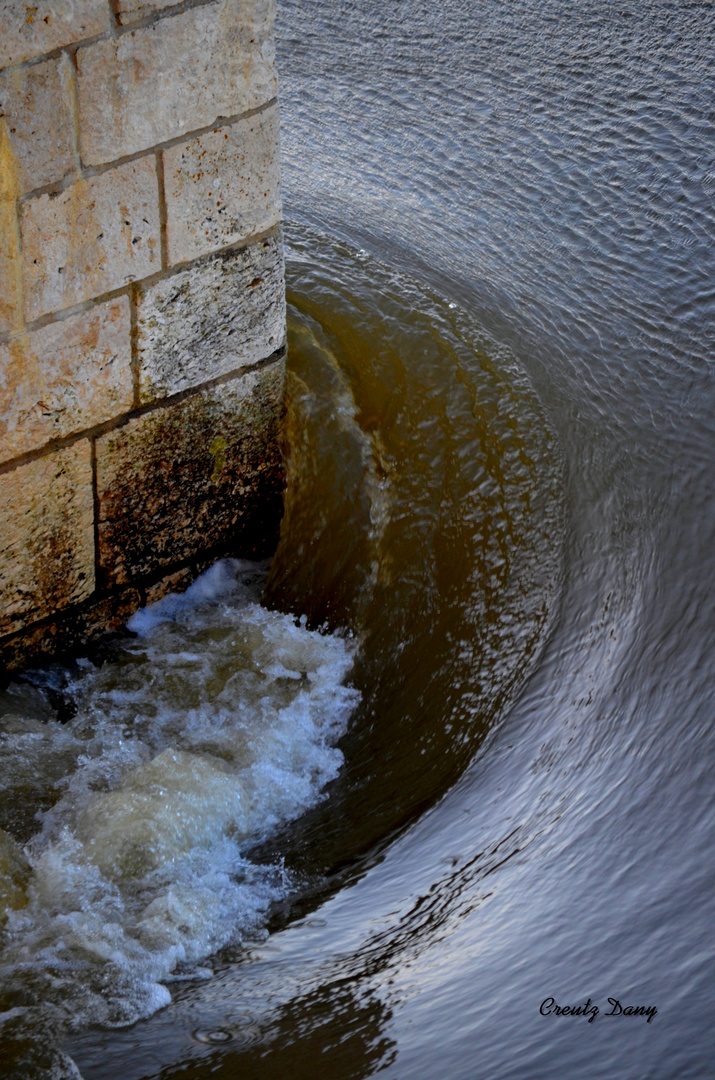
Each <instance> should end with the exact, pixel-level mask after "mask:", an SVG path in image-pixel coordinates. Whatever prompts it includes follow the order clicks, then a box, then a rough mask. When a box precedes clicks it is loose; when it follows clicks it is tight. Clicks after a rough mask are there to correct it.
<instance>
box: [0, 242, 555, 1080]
mask: <svg viewBox="0 0 715 1080" xmlns="http://www.w3.org/2000/svg"><path fill="white" fill-rule="evenodd" d="M288 277H289V281H290V282H291V289H290V293H289V327H290V362H289V394H288V451H289V452H288V486H287V492H286V506H285V515H284V521H283V527H282V534H281V541H280V544H279V548H278V551H277V552H276V555H275V557H274V559H273V560H272V563H271V565H270V569H268V568H267V567H266V568H261V567H260V566H254V565H252V564H248V563H237V562H233V563H232V562H223V563H218V564H216V566H214V567H213V568H212V569H211V570H210V571H208V572H207V573H206V574H205V575H204V576H203V577H202V578H200V579H199V580H198V581H197V582H196V583H195V584H194V585H193V586H192V587H191V588H190V589H189V590H188V592H187V593H185V594H184V595H183V596H169V597H167V598H165V599H164V600H162V601H160V602H159V603H158V604H155V605H153V606H152V607H150V608H147V609H146V610H143V611H141V612H139V613H138V614H137V615H135V616H134V617H133V618H132V619H131V620H130V623H129V630H130V631H132V633H133V634H135V635H137V636H136V638H135V639H134V640H131V641H129V642H126V643H122V644H119V643H118V644H116V645H115V646H114V648H113V649H112V650H111V651H110V655H109V656H107V657H105V658H104V660H103V662H101V663H99V664H97V663H96V662H95V663H92V662H90V661H79V662H78V663H77V665H76V668H75V670H74V671H62V670H61V669H54V670H50V671H46V672H35V673H34V674H31V675H30V676H28V679H27V683H29V686H28V685H26V686H22V685H21V684H15V685H14V686H12V687H10V688H9V690H8V692H7V693H6V695H5V698H6V700H5V702H4V704H5V705H10V706H11V707H12V708H13V709H14V712H6V713H5V715H4V716H3V719H2V737H1V742H2V746H1V747H0V749H1V750H2V754H3V757H4V758H5V761H6V763H7V765H6V770H5V771H6V773H7V777H8V779H7V780H6V782H5V783H4V786H3V790H2V792H1V793H0V814H1V815H2V824H3V826H4V828H5V829H6V830H7V837H8V844H12V840H11V839H10V837H11V836H14V837H15V838H16V839H17V840H18V841H23V842H26V846H25V855H26V856H27V858H28V860H29V862H28V864H27V867H26V869H25V871H24V875H23V878H22V881H21V882H20V881H17V880H16V878H17V875H15V878H12V874H11V873H10V872H9V873H8V875H7V877H8V880H10V881H11V882H12V884H13V886H15V885H17V887H18V888H20V889H21V892H22V896H21V897H20V898H17V897H16V898H15V900H14V901H13V905H12V906H13V908H14V910H11V911H10V913H9V917H8V919H7V923H6V925H5V928H4V933H5V939H4V949H3V954H2V967H3V974H4V985H5V991H4V998H5V1004H6V1006H7V1007H8V1008H9V1011H8V1008H6V1010H5V1011H6V1017H5V1019H6V1026H7V1028H8V1031H7V1035H8V1036H10V1038H11V1042H10V1043H9V1044H6V1052H9V1053H12V1051H11V1046H12V1042H14V1043H15V1045H17V1044H18V1041H20V1042H21V1041H22V1037H23V1036H25V1037H29V1038H30V1039H33V1040H35V1041H37V1040H38V1039H39V1038H40V1034H41V1033H44V1036H43V1037H45V1038H46V1037H47V1033H48V1031H50V1030H52V1031H54V1033H55V1035H54V1038H55V1040H56V1039H57V1037H58V1035H59V1034H60V1033H61V1032H62V1031H63V1030H65V1031H66V1030H75V1031H76V1030H80V1029H81V1028H82V1027H84V1026H86V1025H87V1024H88V1023H95V1024H96V1023H99V1024H102V1025H104V1026H110V1027H122V1026H126V1025H128V1024H132V1023H134V1022H136V1021H137V1020H139V1019H141V1018H143V1017H146V1016H149V1015H151V1014H152V1013H153V1012H155V1011H156V1010H157V1009H160V1008H162V1007H163V1006H165V1005H167V1004H168V1003H169V1002H170V1001H171V992H170V989H169V987H170V986H171V985H172V983H174V982H176V980H177V979H179V980H181V981H184V982H186V981H188V982H191V981H195V980H196V979H199V980H200V979H202V978H206V977H210V975H211V973H212V968H213V965H214V964H215V963H216V959H215V954H216V952H217V950H218V949H223V950H224V952H225V950H226V948H228V947H231V949H233V950H234V951H235V950H236V948H239V947H240V946H242V945H243V947H244V948H245V946H246V943H247V942H250V941H251V940H255V939H256V938H257V937H258V938H260V936H261V935H262V934H265V932H266V931H265V927H266V925H267V923H268V920H269V919H271V920H272V925H273V926H274V928H275V926H276V925H279V924H280V923H282V922H284V921H285V919H286V917H287V915H288V913H289V911H290V910H291V907H292V910H293V911H294V910H295V908H296V904H299V905H302V906H303V907H304V906H305V905H306V904H309V905H310V906H312V905H314V904H315V903H316V901H317V899H318V898H320V897H324V896H325V895H326V894H327V893H328V892H332V891H334V890H335V889H336V888H337V887H338V883H339V882H341V883H342V884H345V882H346V881H347V880H348V879H349V880H354V879H355V876H356V874H357V875H358V876H360V875H361V874H364V873H365V871H366V869H367V867H368V866H369V865H370V863H371V862H374V860H375V858H376V857H377V855H378V851H379V849H380V847H381V846H384V845H385V843H387V842H388V839H389V838H394V836H395V835H397V834H398V832H399V831H401V830H402V829H404V827H405V826H406V825H407V824H408V823H409V822H410V821H412V820H414V818H415V816H416V815H417V814H418V813H419V812H421V811H424V809H425V808H426V807H428V806H429V805H431V804H432V803H433V802H434V801H435V799H438V798H439V797H441V796H442V795H443V794H444V792H445V791H446V790H447V788H448V787H449V786H450V784H452V783H453V782H454V780H455V779H456V778H457V777H458V776H459V775H460V773H461V772H462V770H463V769H464V768H465V767H466V765H467V764H468V762H469V761H470V760H471V759H472V758H473V757H474V754H475V752H476V751H477V749H478V747H479V745H480V742H481V741H482V739H483V738H484V736H485V735H486V733H487V732H488V731H489V729H490V728H491V726H492V725H493V723H494V721H495V719H496V718H497V717H498V716H499V715H500V713H501V712H502V711H503V709H504V707H505V704H506V703H507V702H509V701H510V700H512V699H513V697H514V695H515V693H516V691H517V688H518V686H519V685H520V684H521V682H522V681H523V679H524V677H525V675H526V674H527V672H528V670H529V669H530V666H531V665H532V664H533V662H534V659H535V657H536V655H537V652H538V648H539V646H540V643H541V642H542V640H543V638H544V635H545V633H546V629H547V626H548V622H549V616H550V613H551V611H552V608H553V603H554V600H555V597H556V594H557V585H558V578H559V551H560V536H561V532H562V521H561V516H562V515H561V505H560V498H559V492H560V462H559V455H558V452H557V448H556V444H555V442H554V439H553V436H552V434H551V432H550V430H549V428H548V425H547V424H546V422H545V419H544V416H543V411H542V409H541V407H540V405H539V403H538V401H537V399H536V397H535V395H534V394H533V391H532V390H531V388H530V386H529V383H528V380H527V379H526V378H525V377H524V374H523V371H522V370H521V369H520V368H519V367H518V365H516V364H515V363H514V361H513V359H512V358H511V357H510V356H509V355H508V353H507V352H506V351H505V350H503V349H502V350H499V349H498V348H497V347H496V346H494V345H493V344H492V343H489V342H488V341H487V340H486V339H484V337H483V335H480V333H479V328H478V326H477V325H476V324H475V323H474V321H473V319H471V318H470V317H468V316H467V315H466V314H465V313H464V312H462V311H460V310H459V309H458V308H457V306H456V305H455V304H454V303H450V302H447V301H445V300H443V299H441V298H440V297H439V296H438V295H437V294H435V293H433V292H431V291H429V290H426V289H424V288H423V287H421V286H418V285H417V284H415V283H414V282H413V281H411V280H410V279H409V278H405V277H404V276H403V275H401V274H399V273H398V272H397V271H395V270H390V269H387V268H385V267H383V266H381V265H380V264H379V263H377V262H375V261H374V260H369V259H367V258H366V256H365V253H359V252H358V253H356V252H355V251H353V250H351V249H350V248H349V247H346V246H345V245H341V244H336V243H335V242H334V241H331V240H330V239H329V238H325V237H319V236H317V235H316V234H314V233H313V232H311V231H310V230H307V229H304V228H297V227H296V228H295V229H294V230H292V233H291V243H290V246H289V253H288ZM396 384H398V385H399V393H397V394H396V393H395V389H396ZM266 575H267V580H266ZM264 582H265V584H264ZM261 595H263V601H264V604H265V605H267V606H260V605H259V603H258V600H259V597H260V596H261ZM276 609H279V610H280V611H288V612H292V613H293V614H292V616H291V615H285V614H280V613H279V610H276ZM348 675H349V680H350V685H345V680H346V678H347V677H348ZM53 688H54V690H55V692H57V691H58V690H61V692H62V695H63V698H64V702H65V708H66V710H67V711H68V712H71V713H73V715H72V716H68V717H66V718H65V723H60V722H59V718H58V717H57V715H56V713H55V714H54V715H53V713H52V706H51V694H50V691H51V690H52V689H53ZM38 704H39V705H40V708H41V711H44V714H45V715H44V716H43V717H42V719H39V718H38V717H37V716H36V715H34V713H36V712H37V707H38ZM348 717H350V724H349V726H348ZM11 760H12V761H13V763H14V767H13V768H12V769H10V768H9V763H10V761H11ZM30 788H32V789H33V791H32V794H33V795H34V796H35V797H34V798H28V796H29V795H30V790H29V789H30ZM38 803H39V806H40V807H41V808H42V809H41V810H40V811H39V812H38V811H37V805H38ZM292 820H293V821H294V825H291V824H290V823H291V821H292ZM38 821H39V824H40V826H41V828H40V831H39V832H37V824H38ZM16 854H17V857H18V858H20V857H21V856H20V852H19V848H18V849H17V852H16ZM345 867H349V868H350V873H349V874H348V876H347V877H346V876H345V874H339V871H340V870H341V868H345ZM336 875H337V876H336ZM287 901H290V902H291V907H288V908H287V907H286V906H285V905H286V902H287ZM279 902H280V905H281V906H280V909H278V908H277V904H278V903H279ZM279 911H280V912H281V914H280V915H279V914H278V913H279ZM276 919H278V922H276ZM212 954H213V955H214V960H211V956H212ZM236 955H239V954H236ZM207 960H208V961H209V966H208V967H207V966H206V961H207ZM21 999H23V1000H24V1001H25V1002H26V1005H25V1008H24V1009H22V1008H21V1009H20V1010H19V1011H18V1010H13V1009H12V1008H10V1006H11V1002H12V1001H17V1000H21ZM204 1041H208V1042H209V1043H210V1042H211V1040H210V1039H208V1040H204ZM214 1041H217V1040H214ZM20 1053H22V1050H20ZM31 1057H32V1055H30V1059H28V1061H25V1063H24V1065H23V1067H24V1068H28V1067H30V1065H29V1061H30V1060H31ZM35 1065H36V1067H37V1068H38V1069H40V1068H41V1067H42V1061H40V1060H38V1061H37V1062H36V1063H35Z"/></svg>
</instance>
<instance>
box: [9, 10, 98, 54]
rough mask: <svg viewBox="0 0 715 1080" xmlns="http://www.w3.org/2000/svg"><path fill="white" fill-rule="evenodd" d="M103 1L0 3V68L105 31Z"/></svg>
mask: <svg viewBox="0 0 715 1080" xmlns="http://www.w3.org/2000/svg"><path fill="white" fill-rule="evenodd" d="M109 26H110V11H109V4H108V3H107V0H32V3H30V2H29V0H27V2H25V3H18V2H17V0H0V68H4V67H8V66H9V65H10V64H19V63H20V61H22V60H31V59H32V57H33V56H42V54H43V53H48V52H52V50H53V49H59V48H60V47H61V46H62V45H69V44H70V43H71V42H73V41H83V40H84V38H90V37H95V35H97V34H103V33H104V32H105V31H106V30H109Z"/></svg>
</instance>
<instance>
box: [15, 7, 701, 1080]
mask: <svg viewBox="0 0 715 1080" xmlns="http://www.w3.org/2000/svg"><path fill="white" fill-rule="evenodd" d="M713 14H714V11H713V5H712V3H704V2H701V3H697V2H693V3H680V4H675V3H667V2H659V0H647V2H645V3H639V4H638V5H636V4H635V3H633V2H631V0H621V2H620V3H617V4H611V3H606V2H604V3H602V4H599V5H578V4H573V3H570V2H568V0H540V2H539V3H536V2H531V0H524V2H522V3H519V4H518V5H515V4H510V5H505V4H500V3H497V2H496V0H494V2H491V0H486V2H485V3H482V4H480V5H474V6H470V5H465V4H457V3H452V2H449V0H447V2H443V3H440V4H439V5H434V4H432V5H429V4H427V3H424V2H413V3H403V4H400V5H396V6H392V7H390V8H387V7H385V8H382V7H379V8H377V9H376V8H375V6H374V5H369V4H367V3H366V0H352V2H351V3H350V4H347V3H336V2H334V0H333V2H329V0H316V3H314V4H311V5H304V4H298V3H297V2H295V0H286V2H284V3H282V4H281V5H280V10H279V25H278V36H279V65H280V73H281V95H282V118H283V119H282V122H283V128H282V141H283V155H284V198H285V212H286V219H287V237H288V240H289V243H290V262H289V280H290V297H289V299H290V301H291V327H292V328H291V366H292V375H291V394H292V398H291V400H292V411H291V437H292V446H293V456H292V459H291V470H292V472H291V479H292V487H291V496H290V501H289V504H288V513H287V517H286V523H285V531H284V535H283V538H282V541H281V547H280V549H279V551H278V553H277V556H276V559H275V560H274V562H273V565H272V567H271V571H270V576H269V579H268V592H267V594H266V597H265V604H267V605H268V606H271V605H273V606H276V605H277V606H279V607H282V608H283V609H287V610H289V611H292V612H293V613H294V614H295V615H296V616H297V615H305V616H307V620H308V621H307V624H306V626H305V627H304V628H303V632H304V633H306V634H308V633H316V631H317V628H318V627H323V628H324V630H323V634H322V636H321V637H320V639H319V640H321V641H323V643H324V644H326V645H327V644H329V643H331V642H337V643H339V646H340V648H344V649H347V650H348V652H350V650H351V649H352V650H354V653H352V654H351V657H350V658H351V662H352V665H353V666H352V668H350V669H349V671H348V668H347V666H345V667H341V668H340V674H339V676H337V677H336V681H335V682H334V683H333V684H331V685H332V691H331V692H333V693H335V694H339V693H342V692H347V693H351V692H357V693H359V694H360V701H359V703H357V704H356V701H355V699H351V701H350V706H351V708H353V710H354V711H353V712H352V715H351V717H350V719H347V717H346V718H345V719H344V721H343V723H344V733H343V734H342V735H340V734H338V732H337V731H336V732H334V734H333V736H330V737H328V738H327V739H326V742H325V743H324V744H321V746H322V748H323V751H322V752H325V753H326V754H328V755H330V754H331V753H335V754H339V755H340V757H339V758H338V757H336V758H335V759H333V766H332V768H333V772H332V773H331V772H330V771H329V770H326V771H325V772H324V773H323V774H321V776H320V777H319V778H318V782H317V783H316V786H315V787H314V788H313V789H312V795H311V798H313V799H314V800H315V801H314V802H313V803H312V805H306V804H305V803H303V804H300V807H299V805H298V803H296V805H295V809H296V814H295V815H294V814H293V813H292V812H291V811H288V812H286V813H285V814H284V816H283V817H282V818H281V817H280V815H276V817H275V818H274V820H273V821H272V823H271V824H270V827H269V828H266V830H265V832H264V833H263V834H261V835H260V836H256V838H255V843H254V844H253V846H251V843H253V838H252V839H251V842H249V845H248V846H246V845H245V844H244V846H243V848H242V849H241V850H240V852H239V854H240V857H241V858H243V859H246V860H248V861H249V862H250V865H251V867H253V868H255V869H253V870H252V873H253V874H254V875H255V877H256V883H255V884H256V890H257V891H258V889H259V887H265V890H266V891H265V894H264V902H263V907H261V906H260V904H259V903H258V902H256V906H255V909H252V910H255V911H256V917H255V920H254V923H253V924H252V925H253V929H251V927H250V926H249V925H248V923H246V930H245V931H244V933H243V934H242V935H241V934H239V935H238V937H237V938H233V939H230V938H224V939H222V941H223V945H222V946H221V943H220V942H219V941H218V939H217V942H216V947H218V948H219V951H218V952H216V951H214V952H209V953H207V954H206V955H205V956H204V958H203V959H201V960H196V961H195V964H196V965H199V966H203V965H206V967H207V968H209V967H210V969H211V971H212V973H213V974H212V975H211V977H210V978H209V977H207V978H204V979H198V978H194V979H193V981H185V982H167V981H166V980H164V981H162V979H161V978H157V980H156V985H162V986H164V987H167V988H169V990H170V992H171V994H172V998H173V1000H172V1003H171V1005H169V1006H168V1007H166V1008H163V1009H160V1010H159V1011H157V1012H155V1013H154V1014H153V1015H152V1016H151V1017H150V1018H149V1019H147V1020H145V1021H142V1022H140V1023H138V1024H136V1025H135V1026H134V1027H130V1028H116V1029H113V1030H112V1031H111V1032H109V1033H108V1032H106V1031H105V1030H102V1029H101V1028H95V1029H93V1030H91V1031H89V1032H87V1033H85V1034H81V1033H77V1034H76V1035H73V1036H72V1037H70V1038H69V1039H67V1040H66V1041H65V1043H64V1045H65V1049H66V1051H68V1052H69V1053H71V1055H72V1057H73V1059H74V1061H75V1062H76V1063H77V1065H78V1066H79V1068H80V1069H81V1072H82V1075H83V1076H84V1077H85V1078H86V1080H90V1078H95V1077H96V1078H99V1077H109V1076H115V1075H121V1076H122V1077H126V1078H131V1077H137V1078H140V1077H153V1076H158V1075H161V1076H162V1077H163V1078H165V1080H166V1078H168V1077H171V1076H174V1075H177V1076H178V1075H179V1074H180V1075H181V1076H182V1077H196V1078H199V1077H206V1076H208V1075H212V1076H219V1077H221V1076H226V1077H229V1076H230V1077H233V1076H236V1075H240V1076H242V1077H251V1076H265V1075H272V1076H291V1077H297V1078H300V1077H306V1078H307V1077H311V1078H312V1077H314V1076H315V1075H316V1072H317V1071H319V1072H320V1073H321V1074H323V1073H324V1074H325V1075H330V1076H331V1077H334V1078H336V1080H339V1078H343V1077H346V1078H347V1077H351V1078H352V1077H367V1076H371V1075H374V1074H375V1073H377V1072H378V1071H382V1072H384V1074H385V1075H386V1076H388V1077H395V1078H399V1080H406V1078H410V1080H422V1078H425V1080H432V1078H433V1077H435V1076H436V1075H446V1076H449V1077H450V1080H451V1078H461V1077H464V1078H465V1080H466V1078H469V1080H474V1078H481V1077H484V1078H485V1080H486V1078H489V1080H495V1078H510V1077H514V1078H519V1080H537V1078H540V1077H545V1078H546V1077H549V1078H550V1077H553V1076H554V1075H563V1076H569V1077H571V1076H584V1077H589V1080H591V1078H593V1080H598V1078H601V1077H603V1078H606V1077H608V1078H611V1077H613V1076H618V1077H625V1078H633V1080H642V1078H644V1077H648V1078H649V1080H651V1078H652V1080H666V1078H671V1077H672V1078H675V1077H677V1078H683V1077H692V1078H697V1080H701V1078H705V1077H708V1076H710V1075H711V1074H712V1056H713V1049H714V1048H715V1047H714V1046H713V1039H712V1035H711V1031H712V1022H711V1014H712V1011H713V1006H714V1005H715V994H714V993H713V989H712V986H713V978H712V976H713V945H712V933H711V927H712V925H713V917H714V916H715V912H714V911H713V907H714V903H713V869H712V851H713V832H714V829H715V813H714V808H713V787H712V781H711V776H712V771H713V765H714V764H715V762H714V761H713V757H714V756H715V755H714V751H713V739H712V728H713V710H712V705H711V702H712V685H713V666H714V665H713V644H714V641H713V638H714V637H715V620H713V617H712V610H713V588H712V582H713V576H714V573H713V572H714V571H715V500H714V498H713V494H714V491H713V488H714V485H713V461H715V452H714V451H715V445H714V443H715V439H714V438H713V435H714V432H713V428H714V426H715V421H714V417H715V410H714V408H713V405H714V402H713V380H712V362H711V361H712V346H713V341H714V340H715V322H714V318H713V316H714V314H715V291H714V290H713V286H712V282H713V281H714V280H715V274H714V270H715V266H714V263H715V254H714V252H715V246H714V245H713V232H714V225H715V206H714V199H715V115H714V113H715V108H714V106H713V102H714V101H715V95H714V94H713V90H714V89H715V87H714V86H713V82H714V81H715V76H714V74H713V67H712V60H711V56H712V52H713V34H714V30H713V27H715V21H714V20H713ZM450 305H454V306H450ZM326 401H327V402H330V403H331V404H330V406H329V407H327V406H326V404H325V403H326ZM276 617H277V618H280V617H281V616H278V615H277V616H276ZM290 625H291V626H293V627H294V628H295V623H294V622H291V624H290ZM338 628H343V629H345V628H350V629H351V630H352V631H353V635H354V636H353V637H352V638H349V637H345V636H340V634H339V633H337V631H338ZM295 630H296V632H298V631H299V630H300V628H299V627H298V628H295ZM291 633H292V631H291ZM326 634H328V635H330V636H326ZM311 640H313V639H311ZM316 640H318V639H316ZM345 655H346V656H347V654H345ZM267 663H268V665H269V666H270V664H271V661H267ZM345 665H347V659H346V660H345ZM100 670H104V669H100ZM336 672H337V669H336ZM90 675H91V673H90ZM341 688H342V689H341ZM53 707H54V706H53ZM346 711H347V709H346ZM40 719H41V720H42V722H43V723H44V722H45V716H44V715H43V716H42V717H40ZM51 722H52V721H50V723H51ZM73 722H74V721H73ZM68 730H69V729H68V726H67V725H64V726H63V728H62V733H58V738H59V737H63V738H69V737H70V735H69V734H67V732H68ZM15 737H17V736H15ZM335 738H337V742H335ZM157 749H158V747H157ZM162 752H163V751H162ZM53 760H54V759H53ZM53 776H54V774H53ZM330 777H332V778H330ZM25 795H26V796H27V797H29V795H30V790H29V788H26V789H25ZM32 797H33V798H35V799H37V797H38V793H37V792H34V793H32ZM20 801H21V800H19V799H18V800H16V803H17V804H18V805H19V804H20ZM299 809H301V810H302V811H303V812H301V813H298V810H299ZM46 812H47V813H48V814H50V816H51V815H52V814H53V812H54V811H53V809H52V807H49V806H48V807H46ZM11 826H12V827H13V828H14V829H15V830H18V829H19V824H18V823H17V822H7V823H6V824H4V827H6V828H8V829H10V831H12V828H11ZM20 839H22V840H23V842H24V837H20ZM153 872H156V871H153ZM229 878H230V875H229ZM230 880H231V881H233V879H230ZM261 881H263V882H264V886H261V885H260V882H261ZM251 884H253V883H251ZM232 887H233V886H232ZM270 890H273V892H272V893H271V892H270ZM269 893H270V895H269ZM238 922H240V920H238ZM217 925H218V924H217ZM236 925H237V921H236V920H234V922H233V926H234V928H235V927H236ZM264 927H267V928H268V930H269V936H267V937H265V938H263V939H262V928H264ZM201 933H205V928H204V929H202V931H201ZM217 933H218V932H217ZM199 936H200V935H199ZM192 940H193V938H192ZM212 947H214V946H212V945H211V943H210V942H209V943H208V944H207V945H206V948H212ZM196 951H197V953H198V952H202V949H201V948H199V947H198V946H197V950H196ZM179 973H181V972H179ZM196 974H197V969H196V968H195V969H194V975H196ZM158 975H161V972H159V973H158ZM100 997H101V995H100ZM551 997H553V998H554V999H555V1002H556V1003H557V1004H559V1005H573V1006H579V1005H583V1004H584V1003H586V1001H587V999H590V1000H591V1003H596V1004H597V1006H598V1007H599V1009H600V1013H599V1015H598V1016H597V1017H596V1019H595V1021H594V1022H593V1023H588V1022H587V1020H586V1019H585V1018H584V1017H583V1016H557V1015H555V1014H554V1013H553V1012H551V1013H550V1014H549V1015H541V1013H540V1011H539V1007H540V1005H541V1004H542V1002H544V1001H545V1000H548V999H549V998H551ZM609 997H610V998H613V999H617V1000H618V1001H620V1003H621V1006H623V1007H628V1006H644V1007H649V1008H651V1007H653V1006H655V1007H656V1008H657V1010H658V1011H657V1014H656V1015H655V1016H654V1017H653V1019H652V1021H651V1022H648V1021H647V1020H646V1018H645V1017H643V1016H628V1015H624V1014H622V1013H621V1014H620V1015H615V1016H608V1015H606V1013H608V1012H609V1011H613V1008H612V1006H611V1005H610V1004H609V1001H608V998H609ZM101 1000H102V1001H104V1000H105V999H104V998H103V997H101ZM147 1011H148V1008H147ZM100 1019H101V1018H100ZM316 1062H317V1063H318V1065H319V1068H318V1067H317V1066H316ZM67 1068H69V1066H67Z"/></svg>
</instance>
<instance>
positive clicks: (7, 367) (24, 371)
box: [0, 296, 133, 461]
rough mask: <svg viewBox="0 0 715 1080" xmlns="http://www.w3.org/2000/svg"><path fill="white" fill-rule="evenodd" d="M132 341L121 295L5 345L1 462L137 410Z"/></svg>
mask: <svg viewBox="0 0 715 1080" xmlns="http://www.w3.org/2000/svg"><path fill="white" fill-rule="evenodd" d="M130 335H131V329H130V319H129V300H128V298H127V297H126V296H121V297H119V298H118V299H116V300H113V301H111V302H109V303H104V304H98V305H97V306H96V307H93V308H91V309H90V310H89V311H83V312H81V313H80V314H79V315H73V316H71V317H70V318H69V319H63V320H62V321H61V322H55V323H50V324H49V325H48V326H43V327H42V328H41V329H39V330H35V331H34V332H32V333H30V334H23V335H21V336H20V337H17V338H14V339H13V340H12V341H11V342H9V343H8V344H7V345H0V461H8V460H9V459H10V458H13V457H16V456H17V455H18V454H23V453H25V452H26V451H27V450H33V449H35V448H37V447H40V446H43V445H44V443H46V442H49V440H50V439H56V438H61V437H62V436H64V435H70V434H72V433H73V432H77V431H82V430H83V429H84V428H89V427H92V426H93V425H94V424H100V423H102V422H103V421H104V420H110V419H112V417H114V416H117V415H119V414H120V413H122V412H125V411H127V410H129V409H131V407H132V402H133V388H132V369H131V337H130Z"/></svg>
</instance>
